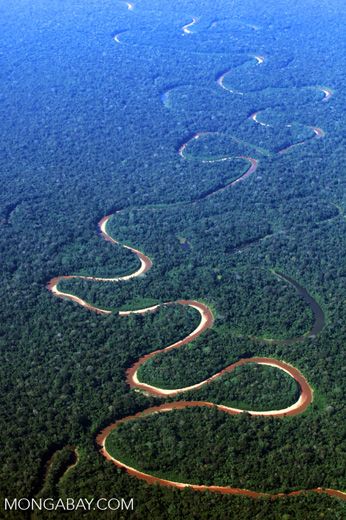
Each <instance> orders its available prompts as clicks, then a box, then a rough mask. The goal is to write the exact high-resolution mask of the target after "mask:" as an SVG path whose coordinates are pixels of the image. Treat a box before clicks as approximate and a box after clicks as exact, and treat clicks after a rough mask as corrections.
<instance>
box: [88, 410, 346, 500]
mask: <svg viewBox="0 0 346 520" xmlns="http://www.w3.org/2000/svg"><path fill="white" fill-rule="evenodd" d="M196 406H199V407H207V408H214V407H215V405H213V403H208V402H204V401H190V402H187V401H176V402H174V403H167V404H162V405H160V406H153V407H151V408H147V410H145V411H144V412H139V413H136V414H135V415H131V416H129V417H125V418H124V419H120V420H119V421H117V422H115V423H113V424H111V425H109V426H107V428H105V429H104V430H102V431H101V432H100V433H99V434H98V435H97V437H96V442H97V444H98V445H99V446H100V448H101V449H100V452H101V454H102V455H103V456H104V457H105V459H106V460H108V461H109V462H112V463H113V464H115V466H117V467H118V468H122V469H125V470H126V472H127V473H128V474H129V475H132V476H134V477H136V478H139V479H141V480H145V481H146V482H147V483H148V484H160V485H161V486H166V487H174V488H178V489H184V488H189V489H193V490H194V491H211V492H213V493H220V494H224V495H242V496H246V497H249V498H257V499H258V498H271V499H277V498H282V497H285V496H295V495H301V494H303V493H307V492H314V493H325V494H328V495H330V496H333V497H336V498H340V499H342V500H346V493H343V492H342V491H338V490H335V489H328V488H315V489H308V490H299V491H292V492H291V493H287V494H285V493H277V494H270V493H264V492H258V491H251V490H249V489H242V488H235V487H230V486H204V485H197V484H187V483H184V482H175V481H172V480H166V479H162V478H159V477H155V476H153V475H150V474H148V473H143V472H142V471H139V470H136V469H135V468H132V467H130V466H128V465H127V464H124V463H122V462H121V461H119V460H117V459H115V458H114V457H112V455H110V453H109V452H108V451H107V448H106V440H107V437H108V436H109V434H110V433H111V432H112V431H113V430H115V429H116V428H117V427H118V426H120V425H121V424H123V423H125V422H129V421H135V420H138V419H141V418H143V417H144V416H147V415H152V414H154V413H162V412H169V411H171V410H182V409H184V408H189V407H196Z"/></svg>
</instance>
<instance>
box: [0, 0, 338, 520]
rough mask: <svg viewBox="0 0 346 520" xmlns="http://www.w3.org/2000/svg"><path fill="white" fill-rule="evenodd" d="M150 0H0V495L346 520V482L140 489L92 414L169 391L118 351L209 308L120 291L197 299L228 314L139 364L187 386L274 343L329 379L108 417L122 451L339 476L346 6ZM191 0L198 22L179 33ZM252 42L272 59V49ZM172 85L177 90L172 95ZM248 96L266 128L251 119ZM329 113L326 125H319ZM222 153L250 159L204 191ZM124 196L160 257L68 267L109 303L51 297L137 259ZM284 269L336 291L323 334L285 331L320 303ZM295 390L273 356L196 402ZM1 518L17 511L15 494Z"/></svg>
mask: <svg viewBox="0 0 346 520" xmlns="http://www.w3.org/2000/svg"><path fill="white" fill-rule="evenodd" d="M134 1H135V3H136V7H135V9H134V11H133V12H129V11H128V9H127V8H126V4H125V3H123V2H120V1H119V2H115V1H114V0H104V2H102V5H101V3H100V2H99V1H96V0H90V1H89V2H88V3H87V4H86V3H85V2H82V1H80V0H70V1H69V2H67V1H66V0H59V1H58V0H51V1H50V2H48V3H47V2H45V1H44V0H35V2H32V1H29V0H18V1H17V2H8V3H3V4H2V6H1V21H0V23H1V29H2V32H1V34H2V41H3V55H2V57H3V64H2V75H1V87H2V88H1V101H2V114H3V117H2V118H1V123H0V132H1V143H2V154H1V158H0V166H1V168H0V171H1V174H0V175H1V193H0V229H1V233H0V257H1V296H2V297H1V302H0V312H1V320H0V349H1V364H0V393H1V396H2V403H1V409H0V425H1V438H0V443H1V453H2V464H1V466H0V495H1V497H9V498H10V497H24V496H39V494H40V492H41V491H42V490H43V489H45V491H44V493H53V494H54V495H55V496H57V495H59V496H61V497H63V498H64V497H72V496H74V497H81V496H85V497H91V496H94V497H112V496H114V494H115V492H116V495H117V496H120V497H121V496H122V497H124V498H125V499H127V498H130V497H134V499H135V511H134V512H133V513H131V518H133V519H135V520H137V519H139V520H143V519H146V518H149V516H150V518H153V519H154V520H162V519H166V518H167V519H169V520H180V519H181V520H182V519H184V520H196V519H198V520H203V519H206V520H213V519H218V520H219V519H227V520H228V519H230V520H232V519H234V520H239V519H241V520H253V519H255V518H256V519H257V518H258V519H260V520H319V519H320V518H323V519H324V520H329V519H330V520H339V519H340V520H342V519H343V518H344V517H345V502H341V501H339V500H337V499H332V498H330V497H327V496H323V495H312V494H306V495H301V496H291V497H287V498H284V499H282V500H277V501H270V500H268V501H267V500H261V501H251V500H249V499H246V498H244V497H232V496H219V495H212V494H209V493H205V494H204V493H193V492H191V491H189V490H185V491H178V490H172V489H168V488H167V489H166V488H156V487H155V486H148V485H147V484H146V483H144V482H142V481H140V480H137V479H135V478H133V477H131V476H129V475H128V474H126V473H125V472H123V471H121V470H117V469H116V468H115V467H114V465H112V464H110V463H107V462H106V460H104V458H103V457H102V456H101V455H100V454H99V453H98V451H97V448H96V446H95V437H96V434H97V433H98V432H99V431H100V429H102V428H103V427H105V426H107V425H108V424H110V423H111V422H114V421H115V420H117V419H119V418H122V417H126V416H128V415H131V414H134V413H137V412H139V411H141V410H145V409H146V408H147V407H149V406H152V405H156V404H160V403H162V402H163V401H162V400H160V399H156V398H153V397H149V396H147V395H144V394H142V393H140V392H135V391H133V390H131V389H130V388H129V387H128V386H127V384H126V370H127V369H128V368H129V367H130V366H131V365H132V364H133V363H134V362H135V361H136V360H137V359H138V358H139V357H140V356H142V355H143V354H145V353H148V352H152V351H153V350H157V349H160V348H164V347H165V346H167V345H169V344H170V343H173V342H175V341H177V340H179V339H181V338H183V337H184V336H185V335H187V334H189V333H190V332H191V331H192V330H193V329H194V328H195V327H196V326H197V324H198V322H199V315H198V313H197V312H196V311H194V310H193V309H188V308H186V307H182V306H179V305H174V306H168V307H162V308H160V309H159V310H158V311H157V312H156V313H153V314H147V315H144V316H129V317H120V316H118V314H117V311H118V310H119V309H124V310H127V309H130V308H138V307H141V306H142V305H144V304H145V305H147V304H148V302H149V305H151V304H152V303H163V302H168V301H176V300H179V299H196V300H200V301H205V302H206V303H207V304H208V305H209V306H210V307H211V308H212V309H213V312H214V313H215V324H214V327H213V328H212V329H211V330H208V331H207V332H205V333H204V334H203V335H202V336H201V337H200V338H198V340H197V341H195V342H193V343H191V344H190V345H188V346H186V347H184V348H181V349H178V350H176V351H174V352H170V353H168V354H165V355H162V356H157V357H156V358H155V359H153V360H152V361H150V362H148V363H147V364H145V365H144V366H143V367H142V371H141V377H142V375H143V378H144V377H145V379H146V380H148V381H149V380H155V381H162V383H165V384H167V385H172V386H176V385H178V386H181V385H182V386H184V385H188V384H193V383H196V382H198V381H201V380H203V379H205V378H207V377H209V376H210V375H212V374H213V373H215V372H217V371H219V370H222V369H223V368H224V367H225V366H227V365H228V364H230V363H233V362H236V361H237V360H239V359H241V358H244V357H251V356H267V357H273V358H277V359H281V360H284V361H286V362H287V363H291V364H292V365H294V366H295V367H297V368H298V369H299V370H300V371H301V372H302V373H303V374H304V376H305V377H306V378H307V380H308V381H309V383H310V384H311V385H312V387H313V388H314V391H315V394H314V397H315V400H314V402H313V403H312V405H311V406H310V407H309V409H308V410H307V411H306V412H305V413H304V414H303V415H301V416H297V417H295V418H284V419H283V420H275V421H274V420H272V419H268V418H262V419H259V418H256V419H254V418H250V417H248V416H246V415H241V416H237V417H231V416H227V415H226V414H221V413H217V412H215V411H214V410H204V409H203V410H199V409H191V410H185V411H181V412H174V413H167V414H159V415H157V416H153V417H148V418H146V419H141V420H140V421H136V422H134V423H131V424H127V425H125V426H124V427H122V428H121V429H119V432H115V433H114V443H115V449H121V450H122V455H124V457H131V458H132V459H133V460H134V462H135V463H136V467H138V468H140V467H142V468H143V467H147V468H148V470H150V471H153V472H155V474H160V473H162V474H165V475H175V476H176V477H177V479H179V478H182V479H184V478H186V479H188V480H191V481H194V482H203V483H207V482H209V483H217V482H219V483H222V484H225V483H229V484H230V485H237V484H238V485H239V486H241V487H245V488H253V489H263V490H265V491H267V490H285V491H291V490H294V489H297V488H309V487H311V486H329V487H333V488H341V489H345V472H344V468H343V467H342V462H343V460H344V458H345V457H344V456H345V440H344V438H343V437H342V432H343V431H344V425H345V409H344V406H343V401H344V396H345V392H346V383H345V381H346V379H345V359H344V352H345V319H344V318H345V311H346V309H345V305H346V303H345V294H346V265H345V254H344V251H345V250H346V233H345V231H346V227H345V226H346V221H345V218H344V216H343V208H345V207H346V195H345V194H346V180H345V176H344V173H343V169H344V160H345V144H346V143H345V136H344V133H343V128H344V107H345V103H346V94H345V93H346V88H345V87H346V84H345V73H344V71H345V58H344V53H343V52H342V48H341V46H340V41H342V39H343V37H344V27H345V24H344V21H345V20H344V14H343V12H342V9H340V5H339V4H340V2H339V0H331V1H330V2H329V3H328V6H327V5H326V3H323V4H316V2H314V1H313V0H304V1H303V4H304V5H303V8H302V5H301V3H300V4H299V5H298V3H296V2H293V3H292V2H291V3H289V2H287V1H286V0H278V1H274V0H269V1H267V2H261V1H260V0H248V1H247V2H244V3H236V4H237V5H234V6H233V5H232V6H231V4H230V6H229V8H227V9H226V8H225V2H224V1H223V0H215V1H214V2H212V3H210V5H209V6H208V5H205V4H208V3H203V5H202V4H201V2H197V1H196V0H188V1H187V2H186V1H185V0H184V1H182V0H176V1H175V2H174V3H172V2H171V1H169V0H160V1H159V0H138V1H137V2H136V0H134ZM192 14H193V15H195V16H196V17H199V18H200V19H201V22H200V24H196V27H195V28H194V34H191V35H185V36H184V37H183V36H182V35H181V34H182V31H181V27H182V26H183V24H184V23H188V21H189V20H190V17H191V16H192ZM215 20H216V21H217V23H216V25H215V26H214V27H211V25H212V23H213V21H215ZM254 25H255V26H258V28H254V27H253V26H254ZM209 26H210V28H208V27H209ZM118 30H119V32H120V31H125V30H126V31H127V32H124V33H122V35H121V37H120V39H121V41H122V44H117V43H116V42H115V41H114V40H113V38H112V36H113V35H114V34H115V31H118ZM254 54H263V55H264V56H265V58H266V61H265V62H264V63H263V64H262V65H256V64H255V62H254V61H253V60H252V59H251V60H250V59H249V56H250V55H251V56H253V55H254ZM229 69H231V70H232V71H233V72H232V73H230V74H229V75H228V76H227V79H226V80H225V85H227V86H229V87H232V86H233V87H234V88H238V89H240V88H241V89H244V92H245V93H244V95H243V96H237V95H232V94H231V93H230V92H227V91H225V90H223V89H221V88H220V86H218V85H217V84H216V81H215V79H216V78H218V77H219V76H220V74H222V73H223V72H225V71H226V70H229ZM318 85H327V86H330V87H331V88H332V89H333V91H334V96H333V97H332V98H331V99H330V100H329V101H327V102H325V101H323V94H322V93H321V92H320V91H316V90H314V88H313V87H314V86H318ZM176 87H178V88H176ZM168 89H173V90H172V92H171V94H170V103H169V104H168V106H165V104H164V103H163V102H162V99H160V95H161V94H162V93H163V92H165V91H167V90H168ZM211 92H213V94H211ZM255 111H263V113H262V114H261V115H260V116H259V120H262V119H261V116H262V118H263V121H264V122H268V124H272V125H273V129H270V128H269V129H268V128H265V127H261V126H260V125H258V124H256V123H255V122H254V121H251V120H249V116H250V115H251V114H253V113H254V112H255ZM287 124H294V127H286V126H285V125H287ZM314 126H317V127H321V128H322V129H323V130H324V131H325V132H326V136H325V137H324V138H321V139H318V138H316V137H314V136H313V135H314V134H313V133H312V131H311V127H314ZM202 131H206V132H216V133H217V135H216V134H215V135H213V136H212V135H211V136H209V138H207V137H206V138H205V139H203V140H200V141H199V140H197V141H196V142H193V143H191V148H189V149H188V153H189V156H190V154H191V157H194V160H184V159H183V158H182V157H180V156H179V155H178V150H179V147H180V146H181V145H182V143H184V142H186V141H187V140H188V139H189V138H190V137H191V136H192V135H194V134H195V133H197V132H202ZM230 136H232V137H235V138H236V139H237V141H236V142H235V141H232V140H231V141H230V139H229V137H230ZM310 137H311V139H310ZM306 138H308V140H307V141H306V143H305V144H304V145H300V146H297V147H295V148H293V149H291V150H290V151H289V152H287V153H285V154H277V153H276V152H277V151H278V150H280V148H281V147H284V146H290V145H291V144H294V143H297V142H299V141H300V140H302V139H306ZM204 145H205V149H204ZM224 154H231V155H235V156H237V157H240V156H251V157H254V158H256V159H258V160H259V165H258V169H257V171H256V172H254V173H253V174H252V175H251V176H249V177H248V178H246V180H245V181H242V182H239V183H238V184H236V185H235V186H234V187H232V188H231V189H227V190H224V191H221V192H219V193H218V194H217V195H214V196H212V197H209V198H204V199H203V196H204V195H205V194H207V193H212V192H213V191H215V190H217V189H219V188H220V187H222V186H225V185H226V184H227V183H229V182H230V180H232V179H236V178H238V177H239V174H241V173H242V172H243V171H244V168H245V165H246V166H247V164H245V163H244V160H243V159H235V158H234V160H229V161H220V162H217V163H213V164H211V163H203V162H201V160H199V159H200V158H201V157H212V158H215V157H221V156H223V155H224ZM191 202H196V203H193V204H191ZM338 208H341V209H340V211H339V210H338ZM120 209H121V210H123V211H121V212H119V213H117V214H116V215H114V216H113V218H112V219H111V221H110V222H109V226H108V230H109V233H110V234H111V235H112V236H113V237H114V238H115V239H117V240H119V241H120V243H124V244H132V245H133V246H134V247H136V248H138V249H140V250H142V251H143V252H144V253H145V254H147V255H149V256H150V257H151V258H152V259H153V262H154V263H153V267H152V269H151V270H150V271H148V272H147V273H146V274H145V275H144V276H143V277H140V278H138V279H136V280H132V281H129V282H121V283H109V284H107V283H93V282H90V281H89V282H87V281H81V280H77V279H74V280H73V279H72V280H66V281H64V282H62V283H61V286H60V289H61V290H62V291H67V292H68V291H71V292H73V293H74V294H76V295H78V296H80V297H81V298H85V299H86V300H87V301H89V302H91V303H96V304H97V305H99V306H100V307H103V308H110V309H113V310H114V313H113V314H112V315H110V316H99V315H95V314H93V313H91V312H88V311H86V310H85V309H83V308H82V307H80V306H78V305H76V304H73V303H71V302H67V301H63V300H60V299H57V298H55V297H54V296H53V295H52V294H51V293H50V292H49V291H48V290H47V289H46V284H47V282H48V281H49V280H50V279H51V278H52V277H54V276H57V275H68V274H80V275H97V276H105V277H107V276H108V277H109V276H121V275H122V274H128V273H131V272H133V271H134V270H135V269H137V268H138V266H139V261H138V258H136V257H135V256H134V255H133V254H132V253H131V252H130V251H129V250H126V249H124V248H122V247H121V246H117V245H112V244H110V243H107V242H106V241H104V240H103V239H102V238H101V237H100V236H99V233H98V229H97V223H98V221H99V220H100V219H101V218H102V217H103V216H104V215H107V214H111V213H115V212H116V211H118V210H120ZM178 237H183V238H184V239H185V238H186V240H187V242H188V244H189V247H182V246H181V245H180V244H179V238H178ZM272 268H275V269H278V270H279V271H281V272H283V273H285V274H286V275H288V276H291V277H292V278H293V279H294V280H297V281H298V282H299V284H300V285H301V286H303V287H305V288H306V290H307V291H308V293H309V294H311V295H312V296H313V297H314V298H316V300H317V301H318V303H319V304H320V305H321V307H322V308H323V310H324V313H325V316H326V324H325V326H324V328H323V330H322V331H321V332H320V333H319V334H318V335H317V336H316V337H314V338H309V337H306V339H305V340H304V341H303V342H301V341H293V342H292V341H291V342H288V343H287V342H286V343H285V342H284V341H282V340H285V339H289V338H291V339H292V338H297V337H299V336H300V335H303V334H306V333H307V332H309V331H310V330H311V326H312V323H313V315H312V312H311V308H310V307H309V305H307V304H306V302H305V301H304V300H303V299H302V298H301V297H300V296H299V294H298V293H297V291H296V290H295V289H294V288H293V287H292V286H291V285H289V284H287V283H286V282H284V281H283V280H278V279H277V278H276V277H275V276H273V274H272V273H271V272H270V269H272ZM137 305H138V307H137ZM249 336H256V337H257V338H260V337H262V338H267V337H270V338H274V339H275V340H277V341H274V342H272V343H265V342H264V341H261V340H260V339H258V340H256V341H254V340H251V339H250V338H249ZM279 340H280V341H279ZM266 374H267V376H266ZM234 376H236V377H234ZM232 377H233V379H232ZM252 385H253V386H252ZM295 393H296V388H294V385H293V386H292V381H291V380H290V379H288V378H286V377H285V376H284V375H283V374H281V373H280V372H279V371H275V370H274V369H269V368H267V367H261V368H258V367H253V366H251V367H250V366H249V367H244V368H242V369H241V370H240V369H239V370H237V372H236V373H234V374H230V375H229V376H227V377H225V378H223V379H220V380H219V381H217V382H215V383H213V384H212V385H209V386H206V387H205V388H203V389H201V390H199V391H198V392H194V393H190V394H189V395H186V396H184V397H183V398H184V399H185V398H186V399H191V400H192V399H193V400H194V399H197V398H198V399H208V400H213V401H214V400H215V401H220V402H225V403H227V402H232V403H238V404H239V405H240V404H242V403H243V404H244V405H246V407H247V406H253V405H256V406H261V407H262V406H263V407H266V406H267V405H268V406H269V404H270V405H274V404H275V405H276V404H277V405H278V406H281V405H283V404H285V403H291V402H292V400H293V399H294V398H295V395H296V394H295ZM178 397H179V398H182V397H181V396H178ZM139 428H140V429H141V434H140V435H138V429H139ZM118 435H119V437H118ZM125 435H126V436H127V437H128V438H127V437H126V440H125ZM216 437H217V442H215V438H216ZM167 439H169V443H166V442H165V440H167ZM177 440H178V441H179V442H177ZM110 441H111V439H110ZM148 443H153V444H152V445H150V444H148ZM64 446H67V447H68V446H78V449H79V453H80V460H79V462H78V464H77V466H76V467H74V468H73V470H71V471H70V472H68V473H67V475H66V476H65V477H62V478H61V475H62V470H63V468H65V467H66V464H67V463H68V462H69V453H67V452H68V450H67V449H64V448H63V447H64ZM57 450H58V451H57ZM54 453H56V455H53V454H54ZM144 453H145V454H146V455H147V456H148V457H150V458H147V457H143V454H144ZM225 454H226V456H225ZM52 455H53V457H54V464H52V466H51V472H49V473H48V474H47V479H46V481H45V478H44V477H45V475H44V468H45V467H46V464H47V462H48V461H49V459H50V457H52ZM191 462H192V463H191ZM189 463H190V464H189ZM45 482H46V484H45ZM45 486H48V487H46V488H45ZM0 507H1V508H3V500H1V506H0ZM2 514H3V511H2V509H1V513H0V516H1V515H2ZM4 515H5V513H4ZM107 515H108V513H105V518H107ZM32 516H33V518H35V520H36V519H37V520H41V519H45V518H46V516H47V514H46V512H42V513H40V512H35V513H34V514H33V515H32ZM61 516H62V515H61V512H51V513H50V514H49V518H50V519H51V520H55V519H56V518H61ZM80 516H83V517H84V516H85V517H87V518H88V519H89V518H90V519H93V518H99V513H98V512H94V511H91V512H89V513H87V514H85V515H84V512H83V515H82V514H78V513H76V515H75V517H76V518H78V517H80ZM22 517H23V518H27V514H26V513H24V514H23V515H22ZM6 518H8V519H9V520H12V519H13V520H20V519H21V513H20V512H15V513H13V512H12V513H10V512H8V513H6Z"/></svg>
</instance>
